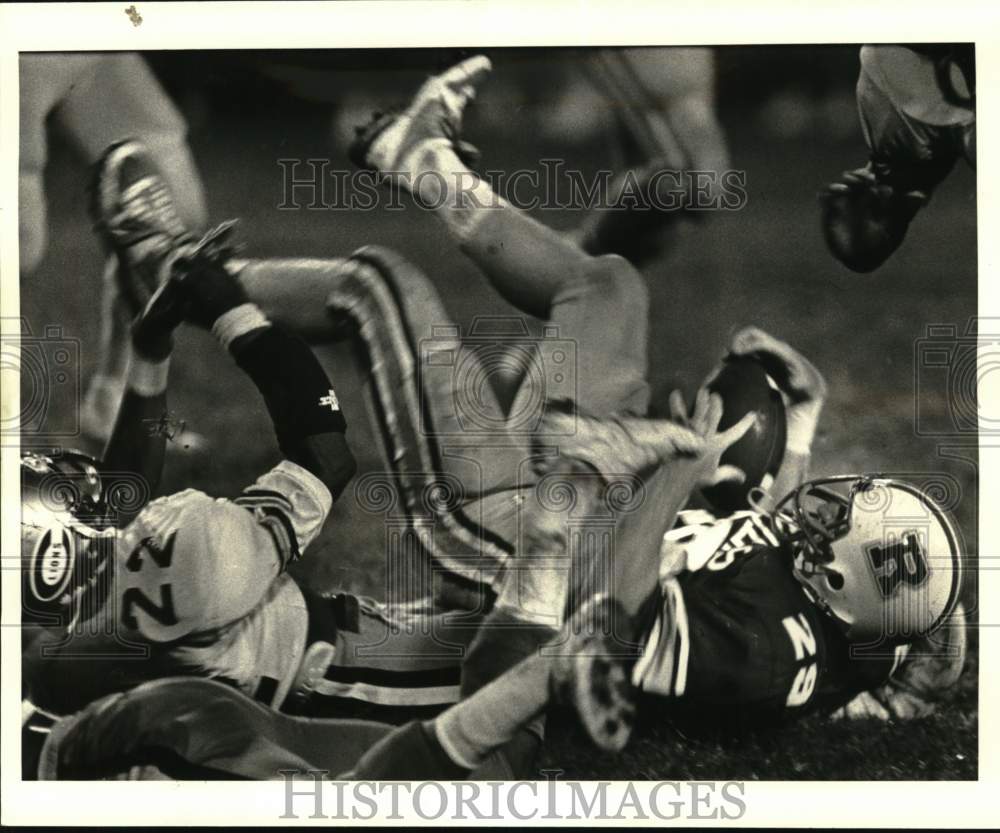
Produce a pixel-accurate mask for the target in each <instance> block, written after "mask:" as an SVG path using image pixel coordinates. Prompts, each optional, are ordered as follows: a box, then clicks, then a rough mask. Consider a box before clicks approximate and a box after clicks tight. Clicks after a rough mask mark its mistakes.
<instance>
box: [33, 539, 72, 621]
mask: <svg viewBox="0 0 1000 833" xmlns="http://www.w3.org/2000/svg"><path fill="white" fill-rule="evenodd" d="M75 555H76V548H75V544H74V541H73V535H72V534H71V532H70V530H69V529H67V528H66V527H64V526H62V525H54V526H52V527H50V528H49V529H47V530H46V531H45V532H44V533H43V534H42V536H41V537H40V538H39V539H38V543H37V544H36V545H35V548H34V550H33V552H32V554H31V563H30V565H29V568H28V569H29V583H30V587H31V592H32V594H33V595H34V596H35V598H36V599H38V601H40V602H54V601H56V600H58V599H59V598H60V597H61V596H62V595H63V593H65V592H66V588H67V587H68V586H69V582H70V579H71V578H72V577H73V565H74V562H75V560H76V559H75Z"/></svg>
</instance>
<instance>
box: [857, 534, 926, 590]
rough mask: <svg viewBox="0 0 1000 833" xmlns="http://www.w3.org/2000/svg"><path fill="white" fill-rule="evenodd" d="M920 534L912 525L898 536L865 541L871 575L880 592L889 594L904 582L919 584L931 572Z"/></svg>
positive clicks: (915, 585)
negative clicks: (898, 537)
mask: <svg viewBox="0 0 1000 833" xmlns="http://www.w3.org/2000/svg"><path fill="white" fill-rule="evenodd" d="M921 537H923V536H921V534H920V533H919V532H918V531H917V530H915V529H908V530H906V531H905V532H904V533H903V534H902V536H900V540H895V539H893V538H890V540H888V541H885V542H883V541H872V542H871V543H869V544H865V546H864V552H865V555H867V556H868V563H869V565H871V568H872V575H873V576H874V577H875V583H876V584H877V585H878V589H879V590H880V591H881V592H882V595H883V596H885V597H886V598H888V597H889V596H891V595H893V594H894V593H895V592H896V590H897V589H898V588H899V585H900V583H902V582H906V583H907V584H908V585H910V586H911V587H919V586H920V585H921V584H923V583H924V582H925V581H927V577H928V576H929V575H930V570H929V568H928V566H927V553H926V547H925V546H924V545H922V544H921V540H920V539H921Z"/></svg>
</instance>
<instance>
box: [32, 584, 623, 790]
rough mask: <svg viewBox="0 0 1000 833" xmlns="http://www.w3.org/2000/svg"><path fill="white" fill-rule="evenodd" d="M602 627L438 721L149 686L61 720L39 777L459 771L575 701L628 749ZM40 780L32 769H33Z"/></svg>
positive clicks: (417, 775) (219, 689) (173, 685)
mask: <svg viewBox="0 0 1000 833" xmlns="http://www.w3.org/2000/svg"><path fill="white" fill-rule="evenodd" d="M591 607H592V608H593V612H592V615H591V616H589V617H588V618H589V620H590V621H592V622H593V623H594V628H593V629H592V630H590V631H587V632H574V633H567V634H566V635H565V639H562V640H560V641H559V642H558V643H556V644H554V645H553V646H552V649H553V650H552V651H551V653H550V654H538V655H535V656H532V657H529V658H527V659H525V660H524V661H522V662H521V663H519V664H518V665H517V666H515V667H514V668H512V669H511V670H510V671H508V672H507V673H505V674H503V675H501V676H500V677H499V678H497V679H496V680H494V681H492V682H491V683H490V684H488V685H487V686H485V687H483V688H481V689H480V690H479V691H477V692H476V693H475V694H473V695H472V696H470V697H469V698H467V699H465V700H463V701H462V702H461V703H458V704H456V705H454V706H452V707H451V708H449V709H447V710H446V711H444V712H442V713H441V714H440V715H438V716H437V717H436V718H434V719H431V720H425V721H411V722H410V723H407V724H406V725H404V726H402V727H399V728H393V727H392V726H389V725H387V724H382V723H375V722H371V721H358V720H320V719H308V718H296V717H291V716H287V715H282V714H280V713H278V712H274V711H272V710H270V709H266V708H264V707H263V706H261V705H260V704H258V703H255V702H254V701H252V700H251V699H249V698H247V697H245V696H244V695H241V694H239V693H238V692H237V691H235V690H233V689H232V688H230V687H228V686H224V685H220V684H218V683H215V682H211V681H206V680H195V679H178V678H174V679H168V680H162V681H158V682H153V683H148V684H146V685H143V686H140V687H139V688H137V689H134V690H133V691H131V692H128V693H125V694H116V695H111V696H109V697H105V698H103V699H101V700H98V701H96V702H95V703H93V704H91V705H90V706H88V707H87V708H86V709H84V710H82V711H81V712H79V713H77V714H75V715H72V716H69V717H66V718H63V719H62V720H61V721H59V722H57V723H56V724H55V725H54V726H53V727H52V730H51V732H50V733H49V735H48V739H47V741H46V743H45V745H44V748H43V749H42V750H41V753H40V756H39V765H38V767H37V775H38V777H39V778H40V779H43V780H65V779H118V780H129V779H133V780H158V779H165V778H166V779H192V778H193V779H206V778H208V779H219V778H247V779H255V780H264V779H271V780H280V779H283V778H288V777H293V778H294V777H299V778H303V779H311V778H314V777H316V776H315V775H313V773H314V772H319V774H320V777H325V778H329V779H338V780H340V779H345V778H352V779H364V780H385V779H406V780H424V779H428V778H431V779H454V778H465V777H469V776H470V775H471V774H473V773H474V772H476V770H477V768H478V767H479V766H480V765H481V763H482V762H483V761H484V760H485V759H486V758H487V757H488V756H489V755H491V754H492V753H493V752H494V751H495V750H497V749H498V748H500V747H502V746H504V745H505V744H506V743H508V742H509V741H510V739H511V738H513V737H514V736H515V735H516V734H517V733H518V732H519V731H520V730H521V729H522V727H523V726H524V725H525V724H527V723H528V722H530V721H531V720H533V719H535V718H536V717H537V716H538V715H540V714H541V713H542V712H544V711H545V710H546V709H547V708H548V707H549V706H550V704H551V703H553V702H555V703H561V704H564V705H566V706H569V707H571V708H573V709H574V710H575V711H576V714H577V715H578V717H579V718H580V720H581V722H582V724H583V726H584V728H585V729H586V731H587V733H588V735H589V736H590V737H591V739H592V740H593V741H594V743H595V744H596V745H597V746H598V747H599V748H601V749H603V750H605V751H612V752H616V751H619V750H621V749H622V748H623V747H624V745H625V743H626V742H627V740H628V738H629V735H630V733H631V728H632V722H633V718H634V703H633V699H632V698H633V693H632V688H631V686H630V685H629V684H628V678H627V671H626V669H625V667H624V665H623V663H622V662H621V661H620V660H617V659H615V658H614V656H613V654H612V646H610V645H609V643H608V637H607V635H606V630H605V629H606V625H607V622H608V621H609V619H610V618H611V617H613V616H614V603H613V602H611V601H610V600H608V599H595V600H593V601H592V602H591ZM29 777H30V776H29Z"/></svg>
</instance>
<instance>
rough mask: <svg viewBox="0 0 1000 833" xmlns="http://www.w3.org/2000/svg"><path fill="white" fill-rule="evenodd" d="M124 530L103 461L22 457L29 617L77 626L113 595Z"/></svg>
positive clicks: (76, 455) (25, 612)
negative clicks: (111, 500)
mask: <svg viewBox="0 0 1000 833" xmlns="http://www.w3.org/2000/svg"><path fill="white" fill-rule="evenodd" d="M116 540H117V530H116V528H115V526H114V523H113V513H112V512H111V510H110V509H109V504H108V489H107V485H106V482H105V479H104V478H103V477H102V475H101V472H100V469H99V463H98V461H97V460H95V459H93V458H92V457H89V456H87V455H86V454H83V453H81V452H78V451H63V452H61V453H58V454H52V455H51V456H48V455H44V454H37V453H33V452H27V453H23V454H22V455H21V611H22V616H21V621H22V624H34V625H43V626H54V627H59V626H69V625H71V624H72V623H73V622H74V621H78V620H80V619H88V618H90V617H91V616H93V614H94V613H96V612H97V610H99V609H100V608H101V607H102V606H103V605H104V602H105V600H106V599H107V594H108V590H109V588H110V582H111V580H112V577H113V576H112V573H113V570H112V569H111V568H112V566H113V565H112V557H113V554H114V551H115V543H116Z"/></svg>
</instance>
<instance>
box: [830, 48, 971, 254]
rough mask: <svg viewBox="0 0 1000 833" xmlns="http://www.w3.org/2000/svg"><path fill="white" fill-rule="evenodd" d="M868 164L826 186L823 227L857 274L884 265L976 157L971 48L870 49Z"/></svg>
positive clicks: (865, 72)
mask: <svg viewBox="0 0 1000 833" xmlns="http://www.w3.org/2000/svg"><path fill="white" fill-rule="evenodd" d="M857 100H858V112H859V114H860V116H861V129H862V132H863V133H864V138H865V143H866V144H867V146H868V151H869V156H870V158H869V161H868V164H867V165H865V166H864V167H863V168H858V169H857V170H854V171H847V172H845V173H844V174H843V176H842V177H841V178H840V179H839V180H838V181H836V182H833V183H831V184H830V185H828V186H827V188H826V189H825V190H824V191H823V192H822V193H821V195H820V199H821V203H822V223H823V233H824V235H825V237H826V242H827V245H828V246H829V248H830V251H831V252H832V253H833V255H834V256H835V257H836V258H837V259H838V260H839V261H840V262H841V263H843V264H844V265H845V266H847V267H848V268H849V269H853V270H854V271H855V272H871V271H872V270H873V269H877V268H878V267H879V266H881V265H882V264H883V263H885V261H886V260H887V259H888V258H889V256H890V255H892V253H893V252H894V251H896V249H898V248H899V246H900V245H901V244H902V242H903V239H904V238H905V236H906V232H907V230H908V229H909V227H910V222H911V221H912V220H913V218H914V217H915V216H916V214H917V212H918V211H919V210H920V209H921V208H922V207H923V206H925V205H926V204H927V202H928V201H929V200H930V198H931V195H932V194H933V193H934V190H935V189H936V188H937V186H938V185H939V184H940V183H941V181H942V180H944V178H945V177H946V176H947V175H948V173H949V172H950V171H951V169H952V168H953V167H954V165H955V162H956V161H957V160H958V159H959V158H964V159H966V161H968V162H969V164H970V165H973V166H975V164H976V79H975V54H974V50H973V47H972V46H944V47H942V46H937V45H931V44H928V45H927V46H864V47H862V49H861V72H860V75H859V76H858V84H857Z"/></svg>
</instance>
